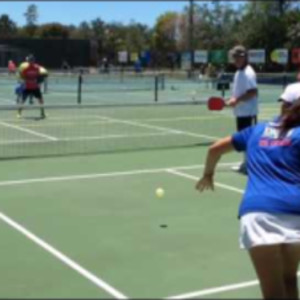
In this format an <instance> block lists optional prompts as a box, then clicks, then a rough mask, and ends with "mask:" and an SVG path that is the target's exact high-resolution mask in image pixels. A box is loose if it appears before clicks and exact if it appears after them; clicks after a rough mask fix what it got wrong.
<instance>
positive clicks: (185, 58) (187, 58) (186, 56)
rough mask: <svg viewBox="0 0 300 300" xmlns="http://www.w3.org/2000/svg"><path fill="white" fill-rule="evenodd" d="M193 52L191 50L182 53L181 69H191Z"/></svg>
mask: <svg viewBox="0 0 300 300" xmlns="http://www.w3.org/2000/svg"><path fill="white" fill-rule="evenodd" d="M191 61H192V57H191V53H190V52H183V53H181V69H183V70H190V69H191Z"/></svg>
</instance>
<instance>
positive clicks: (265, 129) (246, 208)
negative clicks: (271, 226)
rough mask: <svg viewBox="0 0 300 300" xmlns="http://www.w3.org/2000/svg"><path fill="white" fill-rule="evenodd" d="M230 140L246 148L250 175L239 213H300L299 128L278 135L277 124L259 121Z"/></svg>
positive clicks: (236, 147) (238, 148)
mask: <svg viewBox="0 0 300 300" xmlns="http://www.w3.org/2000/svg"><path fill="white" fill-rule="evenodd" d="M232 143H233V146H234V148H235V149H236V150H237V151H246V156H247V170H248V175H249V176H248V183H247V187H246V191H245V194H244V196H243V200H242V202H241V205H240V208H239V216H242V215H244V214H247V213H250V212H268V213H274V214H281V213H284V214H300V127H296V128H294V129H292V130H290V131H289V132H287V134H286V135H285V136H279V130H278V123H275V122H270V123H261V124H258V125H256V126H253V127H248V128H247V129H245V130H243V131H241V132H238V133H235V134H234V135H233V136H232Z"/></svg>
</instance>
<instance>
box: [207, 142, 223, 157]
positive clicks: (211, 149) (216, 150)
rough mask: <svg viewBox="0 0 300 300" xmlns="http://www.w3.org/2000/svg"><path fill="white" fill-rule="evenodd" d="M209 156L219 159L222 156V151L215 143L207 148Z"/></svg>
mask: <svg viewBox="0 0 300 300" xmlns="http://www.w3.org/2000/svg"><path fill="white" fill-rule="evenodd" d="M209 154H210V155H212V156H215V157H219V156H221V155H222V149H221V147H220V146H219V145H218V144H217V143H215V144H213V145H211V146H210V147H209Z"/></svg>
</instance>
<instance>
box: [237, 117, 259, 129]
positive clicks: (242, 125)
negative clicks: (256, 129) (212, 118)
mask: <svg viewBox="0 0 300 300" xmlns="http://www.w3.org/2000/svg"><path fill="white" fill-rule="evenodd" d="M256 123H257V116H250V117H237V118H236V129H237V131H242V130H243V129H246V128H247V127H250V126H252V125H255V124H256Z"/></svg>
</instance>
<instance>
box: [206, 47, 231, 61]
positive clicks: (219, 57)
mask: <svg viewBox="0 0 300 300" xmlns="http://www.w3.org/2000/svg"><path fill="white" fill-rule="evenodd" d="M209 61H210V62H211V63H213V64H225V63H227V61H228V54H227V51H226V50H213V51H210V53H209Z"/></svg>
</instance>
